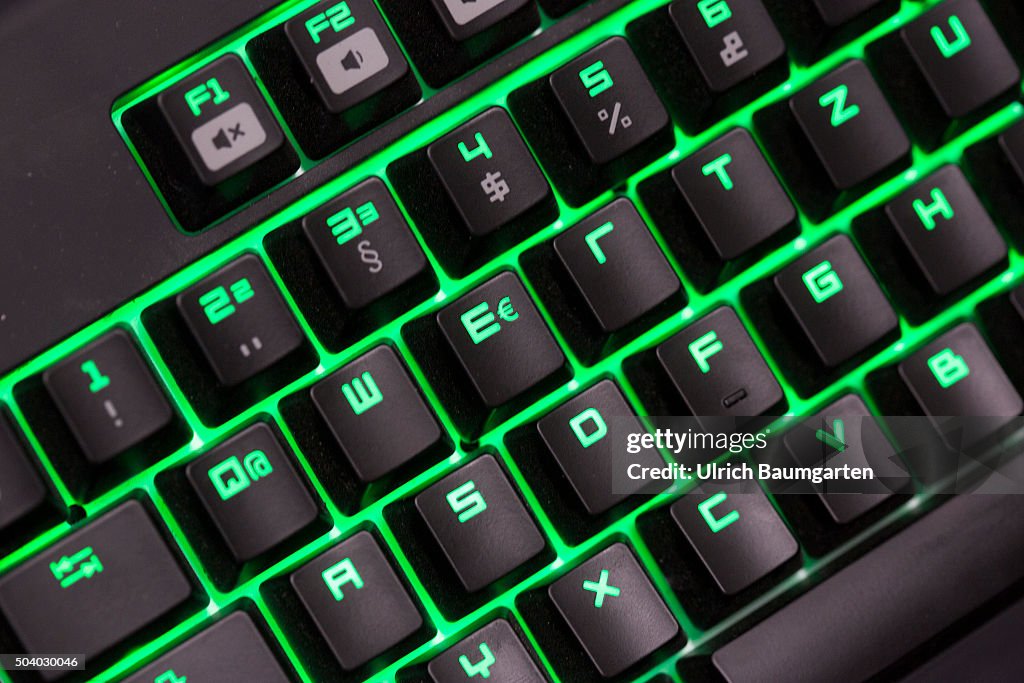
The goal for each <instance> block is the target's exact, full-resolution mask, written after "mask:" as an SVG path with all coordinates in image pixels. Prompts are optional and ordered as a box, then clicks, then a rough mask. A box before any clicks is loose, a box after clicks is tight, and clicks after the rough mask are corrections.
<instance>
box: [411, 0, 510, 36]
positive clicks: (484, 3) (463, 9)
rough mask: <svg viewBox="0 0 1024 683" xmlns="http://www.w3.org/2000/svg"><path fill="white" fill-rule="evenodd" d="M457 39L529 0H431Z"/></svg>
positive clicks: (492, 23)
mask: <svg viewBox="0 0 1024 683" xmlns="http://www.w3.org/2000/svg"><path fill="white" fill-rule="evenodd" d="M431 2H432V3H433V4H434V7H436V8H437V12H438V14H439V15H440V16H441V21H443V22H444V26H445V28H446V29H448V33H449V34H450V35H451V37H452V38H454V39H455V40H459V41H462V40H466V39H467V38H470V37H471V36H474V35H476V34H477V33H480V32H481V31H483V30H485V29H487V28H490V27H491V26H494V25H495V24H497V23H498V22H499V21H501V20H502V19H504V18H505V17H507V16H509V15H510V14H512V13H514V12H516V11H518V10H520V9H522V8H523V7H524V6H526V5H527V4H528V3H529V0H473V2H470V3H466V2H463V0H431Z"/></svg>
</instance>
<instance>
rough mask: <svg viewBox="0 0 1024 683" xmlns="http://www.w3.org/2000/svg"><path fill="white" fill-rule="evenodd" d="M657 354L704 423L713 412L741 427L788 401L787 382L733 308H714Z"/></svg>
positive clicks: (687, 407)
mask: <svg viewBox="0 0 1024 683" xmlns="http://www.w3.org/2000/svg"><path fill="white" fill-rule="evenodd" d="M655 354H656V357H657V359H658V363H659V365H660V367H661V369H662V371H663V372H664V373H665V374H666V375H667V376H668V378H669V379H670V380H671V384H672V387H673V388H674V389H675V391H676V392H678V396H679V397H680V398H681V399H682V401H683V402H684V403H685V410H687V411H688V414H690V415H693V416H694V417H696V418H697V419H698V421H699V422H700V423H701V424H702V425H703V424H705V422H707V418H709V417H732V418H737V426H738V424H739V423H743V422H747V421H748V420H749V419H750V418H751V417H755V416H759V415H766V414H770V412H771V411H772V410H773V409H776V408H780V407H781V406H782V405H783V404H784V396H783V393H782V387H780V386H779V383H778V381H777V380H776V379H775V376H774V375H773V374H772V371H771V369H770V368H769V367H768V365H767V364H766V363H765V362H764V358H763V357H762V356H761V352H760V351H759V350H758V348H757V346H756V345H755V344H754V342H753V340H752V339H751V338H750V335H749V334H748V333H747V330H746V329H745V328H744V327H743V323H742V322H740V319H739V318H738V317H737V316H736V313H735V311H733V310H732V309H731V308H728V307H724V306H723V307H721V308H718V309H715V310H714V311H712V312H711V313H709V314H708V315H706V316H704V317H703V318H701V319H700V320H698V321H697V322H696V323H694V324H692V325H690V326H689V327H687V328H686V329H684V330H683V331H682V332H679V333H678V334H676V335H675V336H673V337H670V338H669V339H667V340H666V341H664V342H662V344H661V345H660V346H658V348H657V350H656V352H655ZM665 414H668V413H665Z"/></svg>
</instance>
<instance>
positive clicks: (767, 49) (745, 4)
mask: <svg viewBox="0 0 1024 683" xmlns="http://www.w3.org/2000/svg"><path fill="white" fill-rule="evenodd" d="M669 15H670V16H671V17H672V22H673V23H674V24H675V26H676V29H677V30H678V31H679V33H680V34H681V35H682V37H683V40H684V41H685V43H686V47H687V48H688V49H689V51H690V54H691V55H692V56H693V59H694V61H695V62H696V63H697V66H698V67H699V68H700V71H701V74H702V75H703V76H704V80H705V81H706V82H707V84H708V87H710V88H711V91H712V92H715V93H723V92H725V91H727V90H729V89H730V88H732V87H734V86H736V85H737V84H739V83H741V82H742V81H744V80H746V79H748V78H750V77H751V76H753V75H754V74H756V73H757V72H759V71H761V70H763V69H765V68H767V67H769V66H770V65H771V64H772V63H774V62H776V61H777V60H779V59H781V58H782V57H784V56H785V54H786V45H785V43H783V42H782V36H780V35H779V32H778V30H777V29H776V28H775V24H773V23H772V20H771V17H769V16H768V12H766V11H765V9H764V5H762V4H761V1H760V0H729V2H725V0H713V1H712V2H703V3H694V2H688V1H682V0H678V1H677V2H674V3H672V4H671V5H670V6H669Z"/></svg>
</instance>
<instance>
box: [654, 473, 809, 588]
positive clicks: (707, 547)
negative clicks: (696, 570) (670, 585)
mask: <svg viewBox="0 0 1024 683" xmlns="http://www.w3.org/2000/svg"><path fill="white" fill-rule="evenodd" d="M669 511H670V514H671V515H672V519H673V520H674V521H675V523H676V525H677V526H678V528H679V530H680V531H682V532H683V535H684V536H685V537H686V540H687V542H689V544H690V545H691V546H692V547H693V549H694V551H695V552H696V553H697V554H698V555H699V556H700V559H701V562H703V564H704V566H705V567H706V568H707V571H708V572H709V573H710V574H711V576H712V577H713V578H714V580H715V583H716V584H717V586H718V588H719V589H720V590H721V591H722V592H723V593H725V594H726V595H735V594H737V593H739V592H740V591H742V590H743V589H745V588H749V587H750V586H752V585H753V584H754V583H755V582H756V581H758V580H759V579H762V578H764V577H766V576H767V575H768V574H770V573H771V572H772V571H774V570H775V569H777V568H779V567H781V566H782V565H783V564H785V563H786V562H787V561H788V560H789V559H790V558H792V557H793V556H794V555H796V553H797V550H799V548H798V546H797V543H796V540H795V539H794V538H793V535H792V534H791V533H790V532H789V529H787V528H786V525H785V524H784V523H783V521H782V518H781V517H779V515H778V513H776V512H775V508H773V507H772V504H771V503H770V502H769V501H768V498H767V497H766V496H765V495H764V492H763V491H762V490H761V487H760V486H758V485H757V483H755V482H752V481H739V482H737V481H723V480H711V481H706V482H702V483H701V485H700V486H699V487H697V488H695V489H693V490H692V491H690V492H689V493H687V494H686V495H685V496H683V497H682V498H680V499H679V500H677V501H676V502H675V503H673V504H672V506H671V508H669Z"/></svg>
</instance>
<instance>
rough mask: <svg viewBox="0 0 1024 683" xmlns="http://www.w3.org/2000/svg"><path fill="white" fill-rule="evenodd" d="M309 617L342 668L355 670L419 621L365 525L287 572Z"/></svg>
mask: <svg viewBox="0 0 1024 683" xmlns="http://www.w3.org/2000/svg"><path fill="white" fill-rule="evenodd" d="M291 586H292V588H293V589H294V590H295V593H296V594H297V595H298V597H299V599H300V600H301V602H302V605H303V606H304V607H305V609H306V611H307V612H308V614H309V617H310V618H311V619H312V620H313V623H314V624H316V628H317V630H318V631H319V632H320V635H321V636H322V637H323V639H324V641H326V643H327V645H328V647H329V648H330V651H331V652H332V653H333V655H334V657H335V658H336V659H337V661H338V663H339V664H340V665H341V668H342V669H343V670H344V671H349V672H350V671H355V670H357V669H359V668H360V667H361V666H363V665H364V664H366V663H367V662H369V661H370V660H371V659H373V658H374V657H376V656H377V655H380V654H382V653H384V652H386V651H387V650H389V649H391V648H392V647H394V646H396V645H398V644H399V643H401V642H402V641H403V640H405V639H407V638H408V637H409V636H411V635H413V634H415V633H416V632H417V631H418V630H419V629H420V627H421V626H423V617H421V616H420V612H419V610H418V609H417V607H416V605H415V603H413V601H412V598H410V597H409V594H408V593H407V592H406V590H405V587H404V586H403V585H402V583H401V582H400V581H399V580H398V577H397V576H396V575H395V571H394V569H392V565H391V562H390V561H389V560H388V559H387V558H386V557H385V556H384V553H383V552H381V549H380V547H378V545H377V541H375V540H374V538H373V536H371V535H370V534H369V533H368V532H366V531H360V532H359V533H357V534H355V535H354V536H352V537H351V538H349V539H347V540H345V541H343V542H341V543H340V544H338V545H337V546H335V547H333V548H331V549H330V550H328V551H327V552H325V553H323V554H322V555H320V556H319V557H317V558H316V559H314V560H313V561H312V562H310V563H309V564H307V565H306V566H304V567H302V568H301V569H299V570H298V571H296V572H295V573H294V574H292V575H291Z"/></svg>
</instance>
